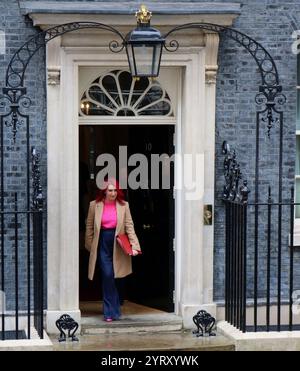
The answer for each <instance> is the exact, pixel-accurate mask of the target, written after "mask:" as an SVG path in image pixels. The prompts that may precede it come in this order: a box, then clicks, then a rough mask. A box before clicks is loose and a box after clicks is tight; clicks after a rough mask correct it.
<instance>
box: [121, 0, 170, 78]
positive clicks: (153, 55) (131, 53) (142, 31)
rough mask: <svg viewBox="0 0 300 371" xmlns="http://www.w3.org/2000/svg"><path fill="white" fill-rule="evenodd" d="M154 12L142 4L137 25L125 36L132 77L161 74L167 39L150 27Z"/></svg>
mask: <svg viewBox="0 0 300 371" xmlns="http://www.w3.org/2000/svg"><path fill="white" fill-rule="evenodd" d="M151 15H152V13H151V12H149V10H148V9H147V8H146V6H145V5H141V8H140V10H139V11H138V12H136V14H135V16H136V18H137V27H136V28H135V29H134V30H133V31H131V32H129V34H128V35H127V36H126V37H125V42H124V44H125V47H126V53H127V58H128V63H129V68H130V72H131V75H132V77H142V76H145V77H156V76H158V74H159V67H160V59H161V53H162V47H163V46H164V44H165V39H164V38H162V36H161V33H160V32H159V31H158V30H156V29H155V28H153V27H150V19H151Z"/></svg>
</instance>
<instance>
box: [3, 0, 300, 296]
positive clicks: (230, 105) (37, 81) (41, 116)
mask: <svg viewBox="0 0 300 371" xmlns="http://www.w3.org/2000/svg"><path fill="white" fill-rule="evenodd" d="M52 1H53V0H52ZM57 1H58V0H57ZM68 1H72V0H68ZM91 1H93V0H91ZM165 2H166V3H167V2H175V0H172V1H165ZM181 2H184V0H181ZM194 2H195V3H198V2H197V1H194ZM200 2H202V3H205V2H211V3H214V2H223V3H230V2H231V1H230V0H228V1H226V0H218V1H217V0H216V1H214V0H210V1H200ZM99 3H101V1H99ZM151 3H155V1H148V2H147V5H148V6H149V7H150V8H151ZM240 3H241V4H242V9H241V15H240V16H239V17H238V18H237V19H236V21H235V22H234V27H235V28H236V29H237V30H239V31H242V32H244V33H246V34H248V35H249V36H251V37H252V38H254V39H255V40H257V41H258V42H260V43H261V44H262V45H263V46H264V47H266V49H267V50H268V51H269V52H270V53H271V55H272V56H273V57H274V59H275V61H276V63H277V67H278V70H279V75H280V82H281V84H282V85H283V91H284V94H285V95H286V97H287V103H286V105H285V113H284V117H285V123H284V162H283V164H284V169H283V171H284V174H283V186H284V196H285V198H287V197H288V195H289V187H290V186H291V185H293V183H294V168H295V129H296V56H295V55H294V54H292V51H291V44H292V42H293V39H292V37H291V35H292V32H293V31H294V30H296V29H300V6H299V5H300V1H299V0H287V1H283V0H241V1H240ZM0 29H2V30H5V33H6V54H5V55H0V82H1V83H0V84H1V88H2V86H3V81H4V76H5V70H6V66H7V64H8V62H9V60H10V58H11V56H12V55H13V53H14V51H15V50H16V48H18V47H19V46H21V45H22V43H24V42H25V41H26V40H27V39H28V37H29V36H31V35H33V34H35V33H36V32H37V30H35V29H34V27H33V26H32V23H31V21H30V20H29V19H27V18H26V17H24V16H22V15H21V14H20V9H19V6H18V1H16V0H1V2H0ZM45 84H46V75H45V57H44V51H43V50H41V51H40V52H39V53H38V54H37V55H36V56H35V57H34V58H33V59H32V61H31V62H30V66H29V68H28V71H27V75H26V86H27V87H28V96H30V97H31V99H32V106H31V110H30V112H29V113H30V117H31V120H32V122H31V143H32V144H36V146H37V148H38V150H39V151H40V152H41V154H42V179H43V183H44V184H43V186H44V193H45V194H46V161H47V151H46V134H47V133H46V104H45V102H46V101H45V98H46V93H45ZM259 84H260V77H259V74H258V69H257V66H256V65H255V61H254V60H253V59H252V58H251V57H250V56H249V54H247V52H246V51H245V50H243V48H242V47H239V46H238V45H237V44H236V43H234V42H233V41H231V40H228V39H222V40H221V43H220V53H219V72H218V79H217V116H216V197H215V199H216V201H215V244H214V248H215V252H214V265H215V266H214V296H215V299H216V300H222V299H223V297H224V287H223V282H224V209H223V205H222V201H221V195H222V189H223V183H224V179H223V169H222V166H223V156H222V153H221V145H222V142H223V140H227V141H228V142H229V143H230V144H231V145H232V146H233V147H235V149H236V151H237V155H238V158H239V160H240V163H241V167H242V171H243V174H244V175H245V177H246V178H247V179H248V180H249V187H250V189H251V190H252V192H251V194H250V199H251V198H252V197H253V193H254V191H253V182H252V181H251V180H252V179H253V176H254V156H253V153H254V149H255V117H256V107H255V95H256V93H257V92H258V86H259ZM2 112H3V111H2ZM19 131H20V135H19V139H18V141H17V145H18V146H20V147H21V150H23V149H25V148H24V135H25V132H24V130H23V129H22V128H20V130H19ZM6 133H7V134H6V135H7V136H6V143H7V145H9V141H8V140H9V135H10V134H9V130H7V129H6ZM277 134H278V128H275V129H274V130H273V132H272V135H271V138H270V139H268V138H267V137H266V130H265V129H264V128H262V130H261V137H262V138H263V139H262V141H263V143H264V146H263V150H262V154H261V155H262V157H261V158H262V159H263V160H262V161H261V163H260V169H261V187H262V192H261V196H260V197H261V200H266V198H267V193H266V191H267V186H268V185H269V184H271V185H272V189H274V197H275V196H276V192H277V183H278V173H277V167H276V165H277V158H278V155H277V153H278V143H277V142H276V135H277ZM21 152H22V151H21ZM13 156H16V157H14V158H13ZM5 164H7V168H6V169H7V174H6V176H7V184H8V185H9V186H10V182H9V178H10V177H11V175H10V174H11V173H14V174H16V173H17V174H16V175H17V177H13V179H14V180H13V181H14V182H15V183H14V184H11V185H12V186H13V187H12V188H13V189H14V190H16V191H17V192H19V195H20V199H21V198H23V199H24V196H25V195H24V194H23V193H22V192H23V188H24V182H25V181H26V180H25V178H24V177H23V174H24V172H23V171H22V166H25V165H24V158H22V156H21V157H17V155H13V154H12V153H10V152H9V151H8V152H7V157H5ZM13 166H14V167H13ZM16 179H17V181H16ZM10 197H12V195H10ZM25 206H26V205H24V204H22V202H21V203H20V208H21V207H25ZM283 227H284V228H283V230H284V233H283V241H285V242H286V241H287V238H288V232H287V225H286V224H284V226H283ZM251 229H252V227H250V233H251ZM275 231H276V227H275V224H274V226H273V232H274V233H275ZM260 233H261V235H263V233H264V231H262V230H260ZM23 237H24V238H25V234H24V236H23ZM20 240H21V241H22V234H21V235H20ZM274 252H276V248H274ZM24 254H25V250H23V252H22V253H21V255H20V260H22V258H24ZM295 257H296V260H299V259H300V256H299V255H297V253H296V256H295ZM288 258H289V253H288V251H287V249H285V251H284V262H285V263H284V267H283V288H284V287H285V286H286V285H287V275H286V270H285V267H286V265H287V264H288ZM7 259H11V261H12V264H13V256H12V255H11V254H9V252H7ZM248 261H249V267H250V268H251V269H252V268H253V256H252V254H251V253H249V256H248ZM274 264H275V263H274ZM251 269H250V270H251ZM11 274H12V271H11V270H8V271H7V272H6V277H7V281H8V282H7V286H6V287H7V289H8V290H10V289H11V290H12V291H13V288H12V287H11V288H10V287H9V286H8V285H9V284H10V283H11V284H13V279H10V278H11ZM24 274H26V272H25V270H24ZM260 274H261V275H263V276H264V275H265V267H264V266H262V267H261V269H260ZM252 279H253V277H252V276H251V273H249V280H252ZM20 282H22V277H20ZM272 287H274V289H276V280H275V278H274V280H273V281H272ZM261 289H263V288H261ZM20 292H25V290H22V288H20ZM262 292H263V290H262Z"/></svg>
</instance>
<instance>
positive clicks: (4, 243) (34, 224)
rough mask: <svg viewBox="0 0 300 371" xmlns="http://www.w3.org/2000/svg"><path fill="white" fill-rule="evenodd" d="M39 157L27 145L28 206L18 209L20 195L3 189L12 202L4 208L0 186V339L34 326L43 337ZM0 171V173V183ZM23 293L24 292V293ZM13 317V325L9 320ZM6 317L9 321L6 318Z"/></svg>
mask: <svg viewBox="0 0 300 371" xmlns="http://www.w3.org/2000/svg"><path fill="white" fill-rule="evenodd" d="M39 162H40V158H39V155H38V154H37V152H36V149H35V148H34V147H32V149H31V161H30V162H29V163H28V171H29V167H30V165H31V174H32V176H31V178H32V187H31V188H30V187H29V183H27V194H30V191H31V192H32V201H31V206H30V204H29V207H28V209H25V210H19V204H22V198H24V196H22V194H21V196H18V193H17V192H14V193H12V192H6V197H7V198H10V199H13V200H14V202H13V204H12V205H11V203H10V209H8V210H4V191H3V189H2V193H1V194H2V197H1V205H2V207H1V208H2V210H0V218H1V224H0V236H1V245H0V249H1V263H0V272H1V274H0V277H1V283H0V289H1V303H0V304H1V306H0V316H1V327H0V339H1V340H5V339H7V335H8V334H9V338H10V339H12V338H15V339H19V338H20V337H22V338H24V336H23V333H25V334H26V338H28V339H30V338H31V337H32V328H33V327H34V328H35V329H36V331H37V333H38V335H39V337H40V338H43V310H44V301H43V298H44V282H43V274H44V269H43V223H44V215H43V214H44V212H45V210H44V209H43V195H42V188H41V184H40V169H39V166H40V164H39ZM3 177H4V175H3V172H2V173H1V178H2V182H1V183H2V184H3ZM25 293H26V294H25ZM12 318H13V319H14V326H13V327H14V328H12V321H11V319H12ZM9 319H10V321H9Z"/></svg>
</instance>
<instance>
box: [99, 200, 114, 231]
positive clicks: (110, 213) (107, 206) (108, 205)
mask: <svg viewBox="0 0 300 371" xmlns="http://www.w3.org/2000/svg"><path fill="white" fill-rule="evenodd" d="M116 226H117V208H116V201H112V202H109V201H104V208H103V213H102V219H101V228H104V229H107V228H116Z"/></svg>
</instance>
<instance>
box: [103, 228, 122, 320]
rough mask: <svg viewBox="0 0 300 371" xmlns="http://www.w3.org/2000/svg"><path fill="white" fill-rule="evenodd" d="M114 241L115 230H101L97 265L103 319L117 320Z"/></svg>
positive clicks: (118, 305) (117, 297)
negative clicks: (101, 293) (99, 275)
mask: <svg viewBox="0 0 300 371" xmlns="http://www.w3.org/2000/svg"><path fill="white" fill-rule="evenodd" d="M114 239H115V229H101V233H100V238H99V245H98V264H99V266H100V270H101V277H102V288H103V314H104V318H113V319H119V318H120V316H121V310H120V300H119V293H118V290H117V287H116V282H115V275H114V267H113V249H114Z"/></svg>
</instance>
